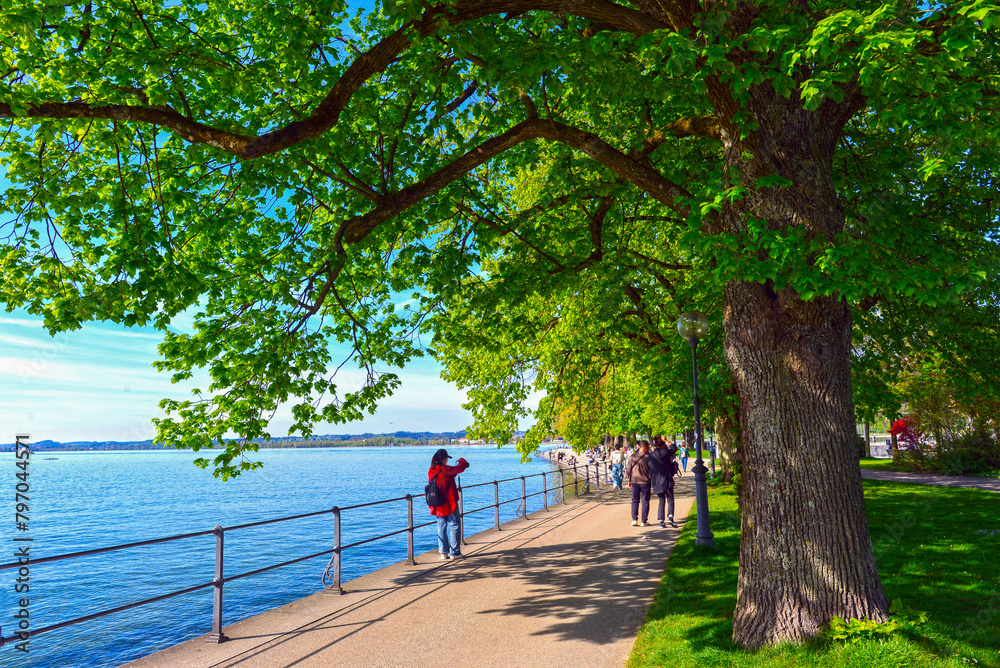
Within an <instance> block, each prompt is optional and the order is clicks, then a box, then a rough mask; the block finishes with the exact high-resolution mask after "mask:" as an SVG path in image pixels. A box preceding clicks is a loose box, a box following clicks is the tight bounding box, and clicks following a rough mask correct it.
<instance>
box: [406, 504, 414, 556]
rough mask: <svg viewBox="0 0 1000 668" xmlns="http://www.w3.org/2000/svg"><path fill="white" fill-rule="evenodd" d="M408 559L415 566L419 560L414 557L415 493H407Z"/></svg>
mask: <svg viewBox="0 0 1000 668" xmlns="http://www.w3.org/2000/svg"><path fill="white" fill-rule="evenodd" d="M406 561H407V563H409V564H410V565H411V566H415V565H416V563H417V560H416V559H414V558H413V495H412V494H407V495H406Z"/></svg>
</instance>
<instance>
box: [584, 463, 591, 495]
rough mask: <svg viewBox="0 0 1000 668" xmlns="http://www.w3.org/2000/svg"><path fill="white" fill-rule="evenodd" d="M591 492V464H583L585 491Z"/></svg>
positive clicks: (586, 492) (585, 492)
mask: <svg viewBox="0 0 1000 668" xmlns="http://www.w3.org/2000/svg"><path fill="white" fill-rule="evenodd" d="M589 492H590V464H584V465H583V493H584V494H588V493H589Z"/></svg>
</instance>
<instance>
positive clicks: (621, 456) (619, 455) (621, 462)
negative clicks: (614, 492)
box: [611, 447, 625, 489]
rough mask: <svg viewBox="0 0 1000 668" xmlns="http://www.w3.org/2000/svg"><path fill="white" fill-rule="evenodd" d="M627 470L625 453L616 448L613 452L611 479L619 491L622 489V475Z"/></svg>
mask: <svg viewBox="0 0 1000 668" xmlns="http://www.w3.org/2000/svg"><path fill="white" fill-rule="evenodd" d="M624 469H625V453H624V452H622V449H621V448H620V447H616V448H615V449H614V450H612V451H611V479H612V480H613V481H614V483H615V487H617V488H618V489H621V488H622V482H623V479H622V474H623V473H624Z"/></svg>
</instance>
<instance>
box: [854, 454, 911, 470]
mask: <svg viewBox="0 0 1000 668" xmlns="http://www.w3.org/2000/svg"><path fill="white" fill-rule="evenodd" d="M860 464H861V468H863V469H868V470H870V471H903V472H909V471H913V470H914V469H913V467H912V466H907V465H906V464H905V463H903V462H900V463H898V464H893V463H892V460H891V459H875V458H874V457H871V458H868V459H866V458H864V457H862V458H861V462H860Z"/></svg>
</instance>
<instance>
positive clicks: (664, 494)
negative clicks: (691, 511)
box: [649, 438, 680, 528]
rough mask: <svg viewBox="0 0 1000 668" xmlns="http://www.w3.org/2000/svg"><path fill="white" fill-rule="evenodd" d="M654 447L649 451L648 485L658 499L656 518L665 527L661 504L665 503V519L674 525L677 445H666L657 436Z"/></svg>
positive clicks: (677, 470) (677, 471)
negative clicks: (675, 456)
mask: <svg viewBox="0 0 1000 668" xmlns="http://www.w3.org/2000/svg"><path fill="white" fill-rule="evenodd" d="M655 443H656V447H655V448H654V449H653V451H652V452H651V453H649V485H650V491H651V492H652V493H653V494H655V495H656V496H657V498H659V500H660V505H659V507H658V508H657V509H656V519H658V520H659V521H660V527H661V528H666V526H667V525H666V524H665V523H664V521H663V506H664V503H666V505H667V521H668V522H670V526H672V527H675V528H676V526H677V524H676V523H675V522H674V473H675V472H676V473H680V471H679V469H678V467H677V463H676V462H675V461H674V455H676V454H677V446H676V445H674V446H671V447H667V443H666V441H664V440H663V439H662V438H657V439H656V441H655Z"/></svg>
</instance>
